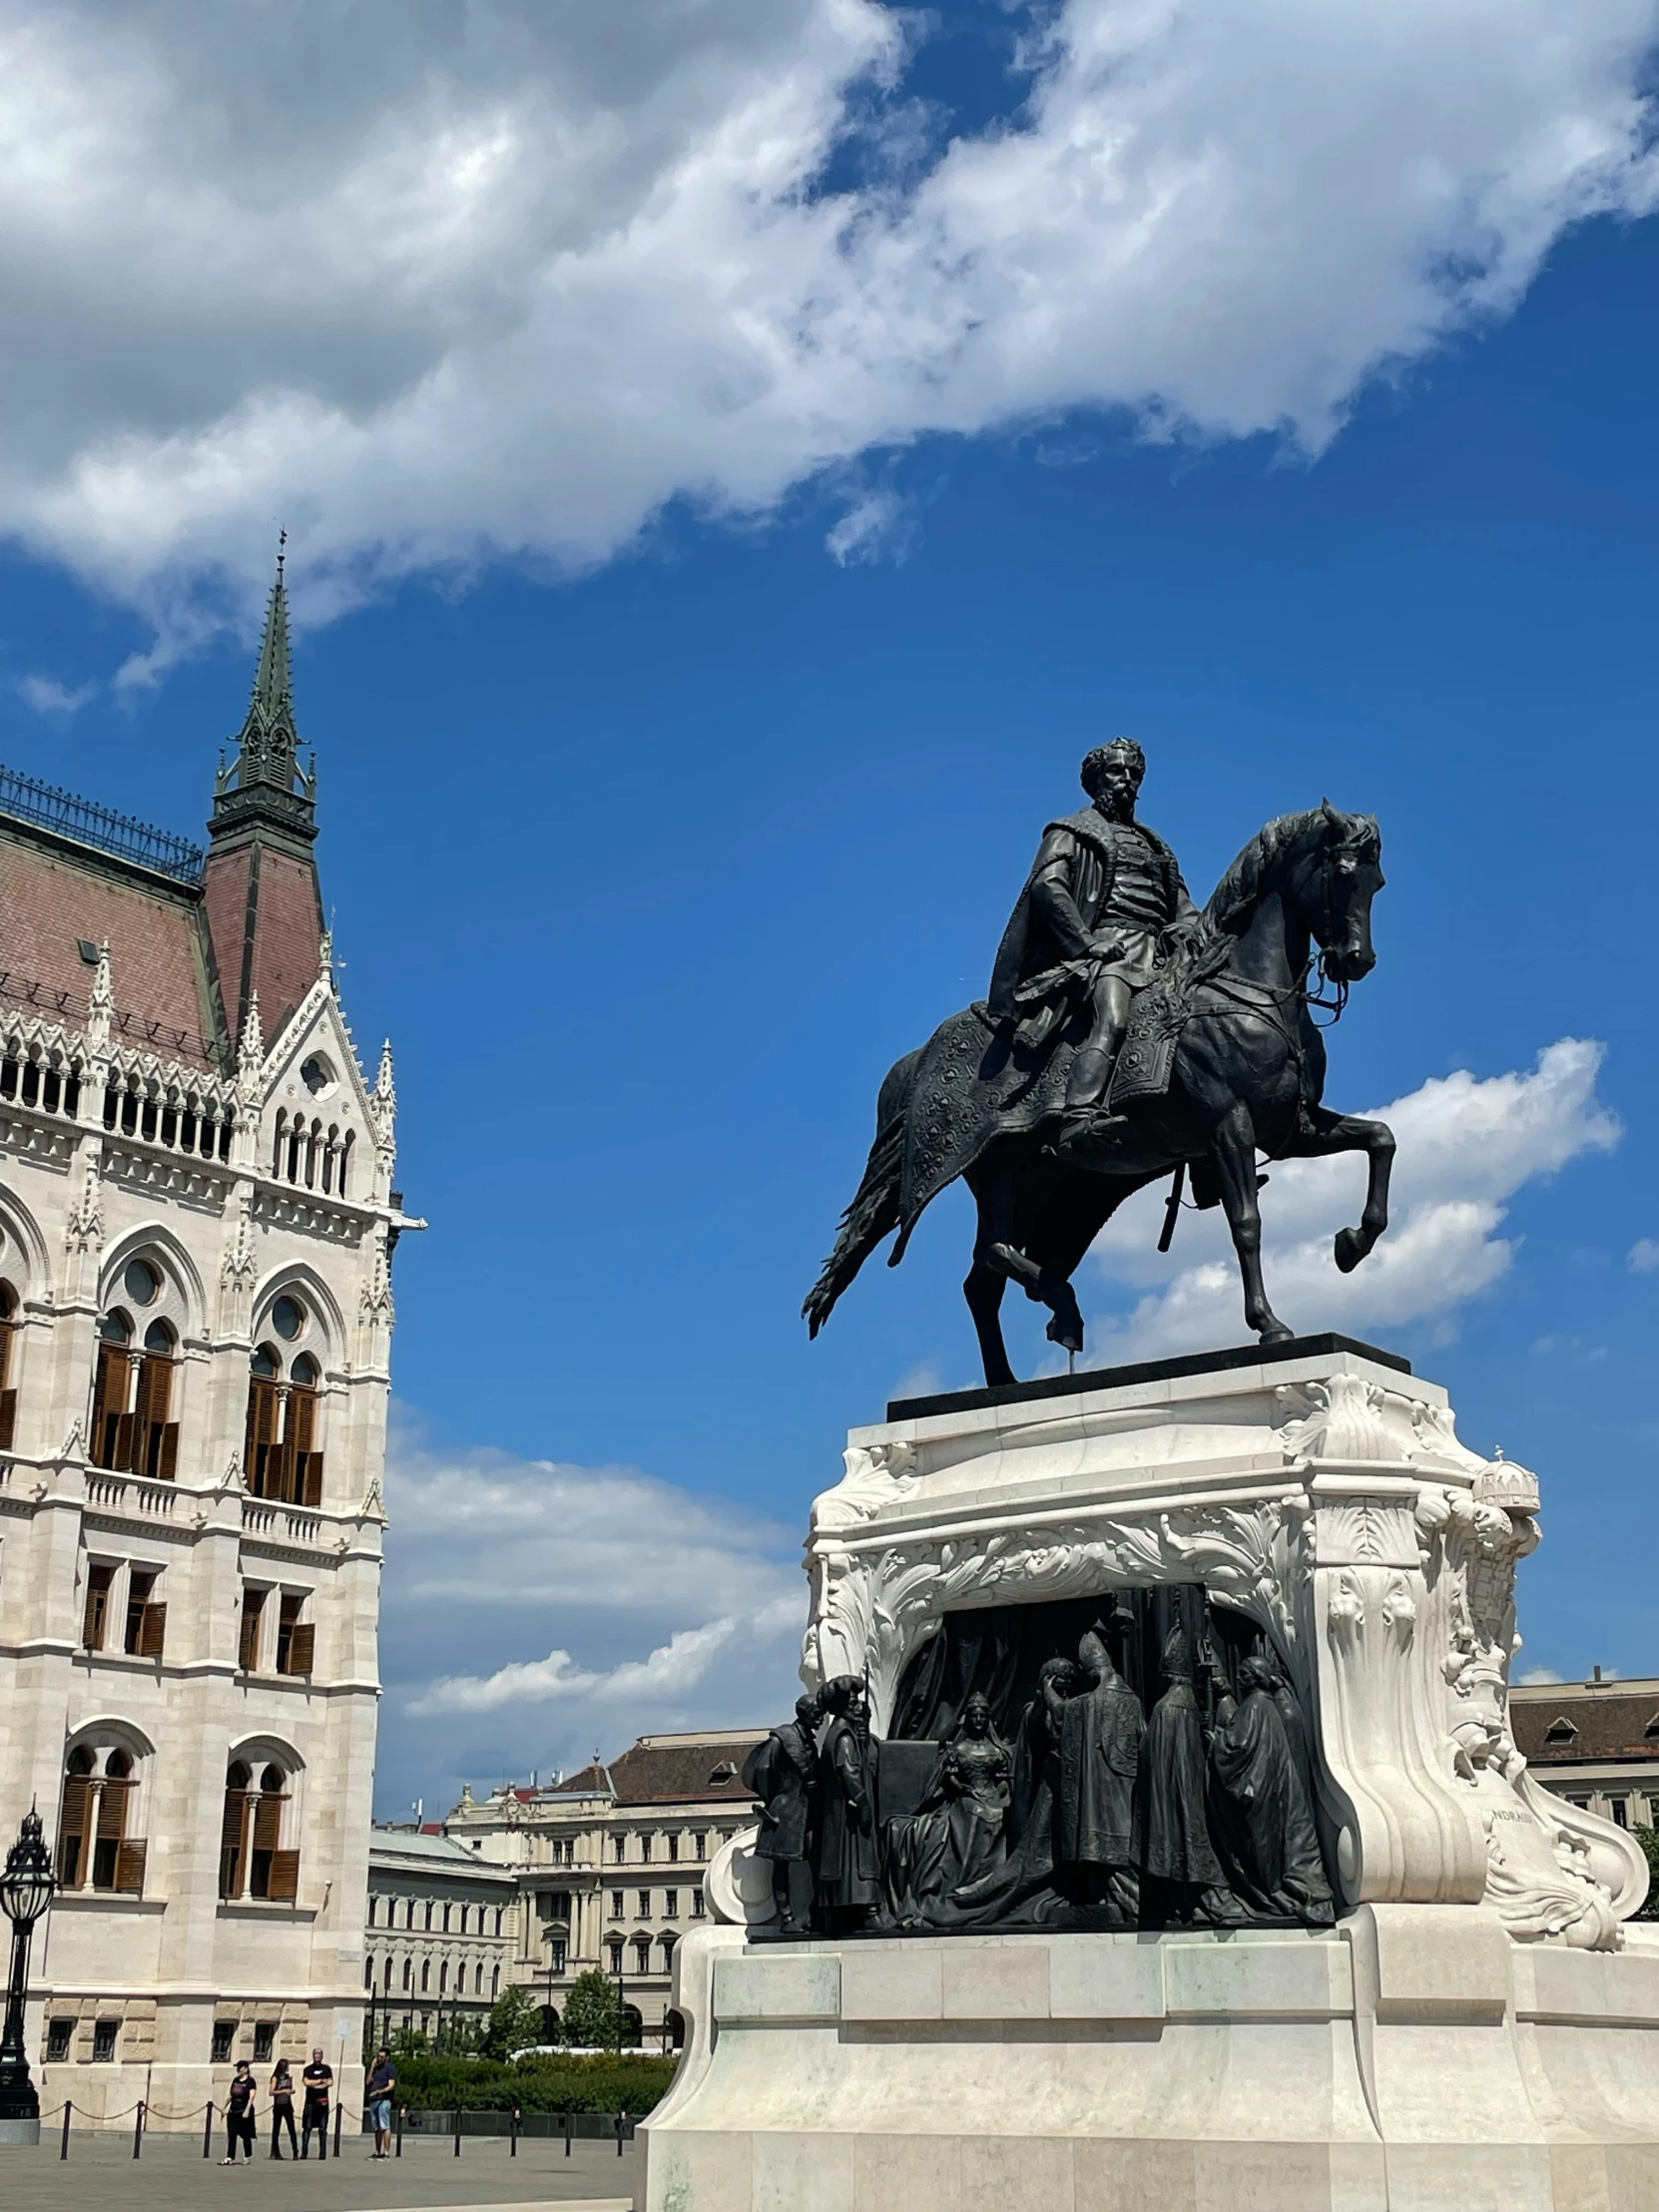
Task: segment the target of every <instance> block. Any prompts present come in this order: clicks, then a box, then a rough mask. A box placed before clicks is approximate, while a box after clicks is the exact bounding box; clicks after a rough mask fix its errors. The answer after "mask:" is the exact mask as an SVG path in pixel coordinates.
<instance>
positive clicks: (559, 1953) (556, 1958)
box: [497, 1936, 565, 1973]
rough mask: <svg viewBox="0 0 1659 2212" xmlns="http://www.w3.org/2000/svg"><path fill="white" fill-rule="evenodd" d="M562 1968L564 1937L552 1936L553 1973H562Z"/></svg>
mask: <svg viewBox="0 0 1659 2212" xmlns="http://www.w3.org/2000/svg"><path fill="white" fill-rule="evenodd" d="M497 1970H498V1971H499V1969H497ZM564 1970H565V1942H564V1937H563V1936H554V1938H553V1971H554V1972H555V1973H563V1972H564Z"/></svg>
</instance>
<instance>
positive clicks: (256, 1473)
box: [243, 1375, 277, 1497]
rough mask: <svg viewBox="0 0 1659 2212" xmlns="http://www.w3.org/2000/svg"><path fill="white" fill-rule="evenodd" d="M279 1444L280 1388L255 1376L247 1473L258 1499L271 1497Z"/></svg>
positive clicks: (245, 1455) (251, 1389)
mask: <svg viewBox="0 0 1659 2212" xmlns="http://www.w3.org/2000/svg"><path fill="white" fill-rule="evenodd" d="M276 1443H277V1385H276V1383H272V1382H268V1381H267V1380H266V1378H265V1377H263V1376H258V1375H257V1376H255V1377H254V1378H253V1380H252V1381H251V1382H250V1383H249V1385H248V1435H247V1441H246V1447H245V1449H244V1453H243V1458H244V1471H245V1473H246V1474H247V1477H248V1487H249V1488H250V1489H251V1490H252V1491H253V1493H254V1495H255V1496H256V1497H268V1496H269V1495H270V1494H271V1489H270V1476H271V1474H272V1473H273V1471H274V1470H273V1468H272V1466H271V1457H272V1453H273V1451H274V1449H275V1447H276Z"/></svg>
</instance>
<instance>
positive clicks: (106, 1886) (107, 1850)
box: [58, 1744, 145, 1897]
mask: <svg viewBox="0 0 1659 2212" xmlns="http://www.w3.org/2000/svg"><path fill="white" fill-rule="evenodd" d="M136 1787H137V1782H136V1778H135V1776H134V1773H133V1760H132V1755H131V1754H130V1753H129V1752H126V1751H124V1750H122V1748H121V1747H120V1746H119V1745H106V1746H104V1747H102V1748H100V1747H99V1746H97V1745H93V1744H78V1745H77V1746H76V1747H75V1749H74V1750H73V1751H72V1752H71V1753H70V1754H69V1757H68V1759H67V1760H65V1762H64V1784H63V1811H62V1813H61V1814H60V1815H59V1819H58V1880H59V1881H60V1882H61V1883H62V1884H63V1886H64V1888H65V1889H66V1890H84V1889H88V1888H90V1889H94V1890H114V1891H117V1892H124V1893H126V1894H127V1895H129V1896H132V1897H137V1896H139V1895H140V1894H141V1893H142V1891H143V1889H144V1859H145V1846H144V1844H143V1843H142V1842H140V1841H139V1840H138V1839H137V1838H136V1837H133V1836H131V1835H129V1833H128V1831H129V1829H130V1827H131V1825H132V1810H133V1793H134V1790H135V1789H136Z"/></svg>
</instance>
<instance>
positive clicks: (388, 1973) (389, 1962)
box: [380, 1951, 392, 1997]
mask: <svg viewBox="0 0 1659 2212" xmlns="http://www.w3.org/2000/svg"><path fill="white" fill-rule="evenodd" d="M391 1969H392V1956H391V1953H390V1951H387V1953H386V1965H385V1978H384V1979H383V1980H382V1981H381V1983H380V1986H381V1988H382V1989H384V1990H385V1992H386V1994H387V1996H388V1997H389V1996H390V1995H391Z"/></svg>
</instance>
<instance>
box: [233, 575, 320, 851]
mask: <svg viewBox="0 0 1659 2212" xmlns="http://www.w3.org/2000/svg"><path fill="white" fill-rule="evenodd" d="M286 536H287V533H286V532H285V531H284V532H283V533H282V542H285V540H286ZM285 558H286V556H285V555H284V554H283V553H282V552H281V550H280V549H278V551H277V576H276V581H275V582H274V583H273V584H272V587H271V595H270V597H269V599H268V600H267V601H266V610H265V634H264V636H263V637H262V638H261V640H260V658H259V664H258V666H257V667H256V669H255V671H254V695H253V697H252V698H251V699H250V700H249V702H248V713H247V715H246V716H245V717H244V719H243V725H242V728H241V730H240V731H239V732H238V734H237V741H236V742H237V756H236V759H235V760H234V761H233V762H231V764H230V765H229V767H226V766H221V768H220V772H219V783H218V787H217V789H216V791H215V793H214V818H213V823H212V829H213V831H214V833H215V835H216V836H217V835H219V834H221V833H223V831H225V830H229V829H234V828H237V827H239V826H240V825H241V824H242V823H244V822H246V821H247V820H249V819H250V817H251V816H252V815H255V814H261V815H264V816H265V817H266V819H267V820H268V821H271V822H274V823H277V824H280V825H281V826H282V827H283V828H286V829H289V830H299V831H300V833H301V834H304V833H306V832H307V831H310V833H312V834H314V830H311V824H312V812H313V810H312V802H313V800H314V799H315V796H316V777H315V775H314V774H313V773H311V772H308V771H307V770H306V769H304V768H303V767H302V766H301V765H300V761H299V734H298V732H297V730H296V729H295V728H294V721H293V678H292V674H291V672H290V668H289V661H288V595H287V581H286V578H285V577H284V575H283V573H282V571H283V564H284V561H285Z"/></svg>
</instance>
